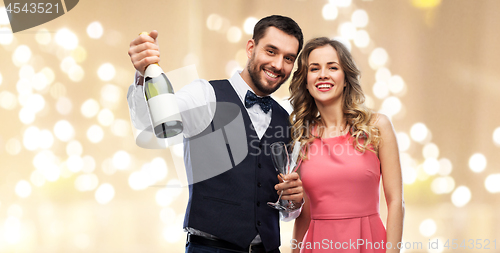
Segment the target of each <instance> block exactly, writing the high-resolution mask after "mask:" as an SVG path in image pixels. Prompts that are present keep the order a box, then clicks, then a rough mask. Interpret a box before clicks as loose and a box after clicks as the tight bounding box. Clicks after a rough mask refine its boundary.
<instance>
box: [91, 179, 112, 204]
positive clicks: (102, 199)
mask: <svg viewBox="0 0 500 253" xmlns="http://www.w3.org/2000/svg"><path fill="white" fill-rule="evenodd" d="M114 197H115V188H114V187H113V186H112V185H111V184H109V183H104V184H101V185H100V186H99V188H97V190H96V191H95V200H96V201H97V203H99V204H102V205H104V204H107V203H109V202H110V201H111V200H112V199H113V198H114Z"/></svg>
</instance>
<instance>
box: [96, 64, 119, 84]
mask: <svg viewBox="0 0 500 253" xmlns="http://www.w3.org/2000/svg"><path fill="white" fill-rule="evenodd" d="M115 74H116V70H115V67H114V66H113V64H111V63H104V64H102V65H101V66H100V67H99V69H98V70H97V75H98V76H99V78H100V79H101V80H103V81H109V80H111V79H113V78H114V77H115Z"/></svg>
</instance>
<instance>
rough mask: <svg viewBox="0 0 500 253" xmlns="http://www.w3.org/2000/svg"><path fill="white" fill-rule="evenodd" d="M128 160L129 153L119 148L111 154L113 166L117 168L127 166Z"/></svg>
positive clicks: (122, 168)
mask: <svg viewBox="0 0 500 253" xmlns="http://www.w3.org/2000/svg"><path fill="white" fill-rule="evenodd" d="M130 161H131V158H130V155H129V153H127V152H126V151H123V150H120V151H117V152H116V153H115V154H114V155H113V166H115V167H116V168H117V169H119V170H124V169H126V168H128V166H129V165H130Z"/></svg>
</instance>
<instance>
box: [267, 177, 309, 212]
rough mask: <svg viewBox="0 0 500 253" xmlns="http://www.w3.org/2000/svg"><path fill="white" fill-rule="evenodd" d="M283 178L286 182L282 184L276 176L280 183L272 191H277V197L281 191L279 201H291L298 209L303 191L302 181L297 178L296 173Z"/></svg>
mask: <svg viewBox="0 0 500 253" xmlns="http://www.w3.org/2000/svg"><path fill="white" fill-rule="evenodd" d="M283 177H284V179H285V181H286V182H283V180H282V179H281V177H280V176H279V175H278V179H279V180H280V183H279V184H277V185H276V186H274V189H276V190H277V191H278V195H279V194H280V192H281V191H282V190H283V195H282V196H281V199H284V200H291V201H293V203H294V205H295V206H297V207H300V205H301V204H302V201H303V197H304V196H303V193H304V189H303V188H302V181H301V180H300V178H299V174H297V172H292V173H290V174H288V175H284V176H283Z"/></svg>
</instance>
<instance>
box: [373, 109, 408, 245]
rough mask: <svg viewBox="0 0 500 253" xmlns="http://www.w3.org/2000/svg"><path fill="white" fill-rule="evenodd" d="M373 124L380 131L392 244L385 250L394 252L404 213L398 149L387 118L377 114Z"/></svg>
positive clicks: (382, 165)
mask: <svg viewBox="0 0 500 253" xmlns="http://www.w3.org/2000/svg"><path fill="white" fill-rule="evenodd" d="M375 125H376V126H377V127H378V129H379V131H380V139H381V140H380V144H379V153H378V156H379V159H380V166H381V170H382V183H383V187H384V193H385V198H386V200H387V211H388V213H387V228H386V230H387V242H390V243H391V244H392V249H388V250H386V252H388V253H389V252H390V253H395V252H399V250H398V249H397V247H396V246H397V244H398V243H399V242H401V240H402V236H403V220H404V213H405V204H404V199H403V182H402V181H403V180H402V175H401V164H400V161H399V149H398V143H397V139H396V134H395V133H394V129H393V127H392V123H391V121H390V120H389V118H387V116H385V115H383V114H379V115H378V120H377V122H376V123H375Z"/></svg>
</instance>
